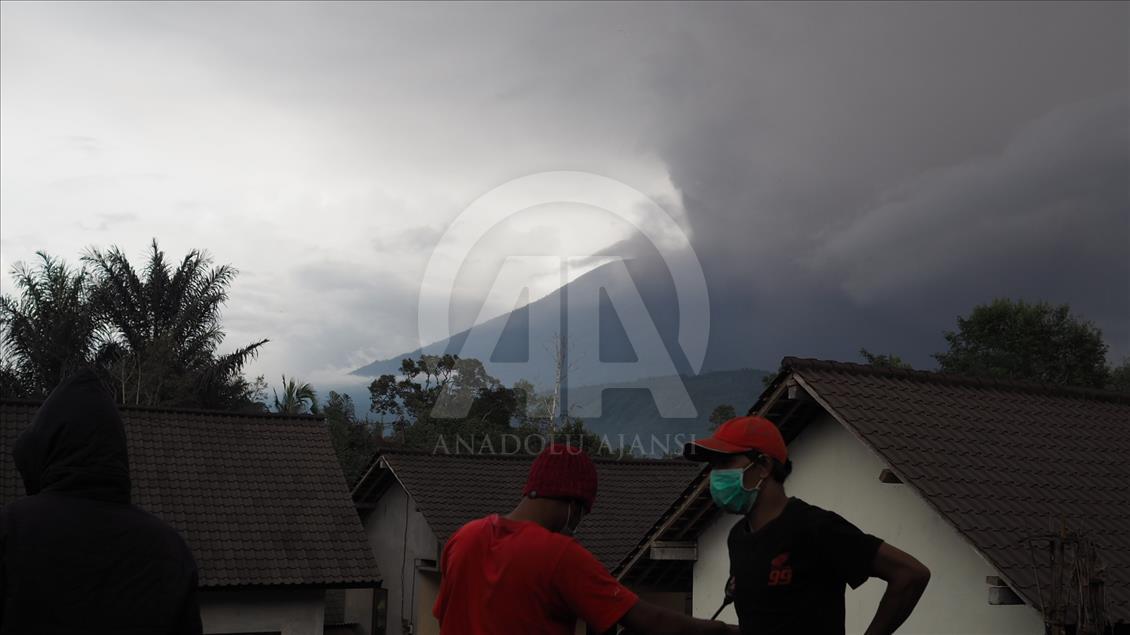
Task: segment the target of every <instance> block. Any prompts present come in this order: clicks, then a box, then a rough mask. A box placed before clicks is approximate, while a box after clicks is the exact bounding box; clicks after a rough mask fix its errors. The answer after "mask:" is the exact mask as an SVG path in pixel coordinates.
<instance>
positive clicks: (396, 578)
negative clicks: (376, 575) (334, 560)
mask: <svg viewBox="0 0 1130 635" xmlns="http://www.w3.org/2000/svg"><path fill="white" fill-rule="evenodd" d="M362 524H363V525H364V527H365V535H366V537H367V538H368V540H369V547H370V548H371V549H372V550H373V557H374V558H376V561H377V569H378V570H379V571H380V572H381V586H383V587H384V588H385V589H387V590H388V622H387V626H386V631H385V632H386V635H401V634H402V633H407V632H408V631H407V630H405V629H404V622H403V620H404V619H407V620H409V622H412V623H414V624H416V623H418V622H419V621H420V617H421V613H422V611H420V610H419V608H418V607H420V606H422V601H423V600H422V597H423V596H426V595H427V594H428V593H429V589H430V587H429V586H428V584H427V582H426V581H425V582H421V580H420V575H421V573H422V572H419V571H417V565H418V562H419V561H421V560H425V561H427V560H431V561H438V560H439V544H438V540H437V539H436V536H435V533H434V532H432V529H431V527H429V526H428V523H427V521H426V520H424V515H423V514H421V513H420V512H419V510H417V509H416V502H415V501H414V500H412V497H411V496H409V495H408V493H407V492H405V491H404V488H402V487H400V486H399V484H394V485H392V486H391V487H390V488H389V489H388V491H386V492H385V493H384V494H383V495H382V496H381V497H380V499H379V500H378V501H377V504H376V507H375V508H374V509H373V510H372V511H370V512H369V513H368V515H367V516H365V518H364V519H363V522H362ZM371 597H372V596H371V592H370V591H368V590H350V591H348V592H347V593H346V620H347V621H350V622H357V623H359V624H361V625H362V626H363V628H364V629H365V631H366V634H368V628H369V625H370V624H371V623H372V614H371V612H370V611H368V610H367V607H370V606H372V599H371ZM431 597H432V598H433V599H434V593H433V594H431ZM427 608H428V610H427V612H426V616H427V619H429V620H431V623H433V624H434V623H435V618H432V617H430V616H431V606H430V605H429V606H428V607H427ZM428 627H430V624H429V625H428V626H427V627H425V628H424V630H421V626H420V625H419V624H416V626H415V632H416V633H421V632H426V629H427V628H428Z"/></svg>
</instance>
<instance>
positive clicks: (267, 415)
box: [0, 397, 325, 421]
mask: <svg viewBox="0 0 1130 635" xmlns="http://www.w3.org/2000/svg"><path fill="white" fill-rule="evenodd" d="M41 405H43V402H42V401H39V400H35V399H11V398H7V397H5V398H2V399H0V406H29V407H35V408H38V407H39V406H41ZM118 410H119V411H121V412H166V413H177V414H192V415H206V416H214V417H247V418H251V419H275V420H278V419H292V420H299V421H323V420H325V417H324V416H322V415H315V414H284V413H281V412H241V411H239V410H219V409H215V408H185V407H171V406H129V405H122V404H118Z"/></svg>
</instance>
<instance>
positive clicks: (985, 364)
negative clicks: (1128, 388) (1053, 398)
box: [934, 299, 1109, 388]
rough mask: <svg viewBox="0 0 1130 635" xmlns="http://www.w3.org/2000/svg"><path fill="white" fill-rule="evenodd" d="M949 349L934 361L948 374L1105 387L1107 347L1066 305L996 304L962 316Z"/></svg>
mask: <svg viewBox="0 0 1130 635" xmlns="http://www.w3.org/2000/svg"><path fill="white" fill-rule="evenodd" d="M957 326H958V328H957V330H956V331H946V332H945V339H946V342H947V343H948V344H949V350H948V351H946V352H944V353H937V354H935V355H934V358H935V359H937V360H938V363H939V364H940V365H941V370H942V371H943V372H947V373H960V374H964V375H973V376H980V377H990V378H1002V379H1017V380H1024V381H1034V382H1041V383H1049V384H1058V385H1064V386H1084V387H1095V388H1102V387H1103V386H1104V385H1105V384H1106V382H1107V374H1108V372H1109V371H1108V368H1107V365H1106V352H1107V345H1106V344H1105V343H1104V342H1103V339H1102V332H1101V331H1100V330H1099V329H1098V328H1096V327H1095V325H1094V324H1092V323H1091V322H1088V321H1086V320H1084V319H1082V318H1079V317H1076V316H1073V315H1072V314H1071V308H1070V307H1069V306H1068V305H1066V304H1062V305H1058V306H1052V305H1051V304H1048V303H1047V302H1038V303H1034V304H1029V303H1027V302H1024V301H1023V300H1019V301H1013V300H1008V299H998V300H994V301H993V302H991V303H990V304H987V305H981V306H977V307H975V308H974V309H973V311H972V312H971V313H970V314H969V317H960V316H959V317H958V318H957Z"/></svg>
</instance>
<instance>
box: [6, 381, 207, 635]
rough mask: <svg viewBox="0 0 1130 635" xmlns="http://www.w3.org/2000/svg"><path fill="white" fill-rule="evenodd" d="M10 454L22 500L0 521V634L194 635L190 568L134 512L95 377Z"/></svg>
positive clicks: (54, 396)
mask: <svg viewBox="0 0 1130 635" xmlns="http://www.w3.org/2000/svg"><path fill="white" fill-rule="evenodd" d="M12 454H13V456H14V458H15V461H16V467H17V468H19V471H20V475H21V476H22V477H23V479H24V487H25V489H26V490H27V494H28V495H27V496H26V497H24V498H21V499H18V500H16V501H15V502H13V503H12V504H10V505H7V506H6V507H4V508H3V510H0V555H2V560H0V598H2V599H3V602H2V603H0V633H3V634H5V635H6V634H15V633H19V634H23V633H36V634H40V633H42V634H44V635H49V634H50V635H54V634H63V633H67V634H68V635H78V634H84V633H91V634H94V633H98V634H107V635H109V634H110V633H114V634H121V635H141V634H142V633H144V634H154V635H156V634H161V633H200V632H201V625H200V610H199V607H198V606H197V601H196V562H195V561H194V560H193V558H192V552H191V551H189V549H188V546H187V545H186V544H185V542H184V540H183V539H182V538H181V537H180V535H179V534H177V532H176V531H175V530H173V529H172V528H171V527H169V526H168V525H166V524H165V523H164V522H163V521H161V520H160V519H158V518H157V517H155V516H153V515H151V514H148V513H146V512H144V511H142V510H140V509H138V508H136V507H134V506H133V505H131V504H130V478H129V455H128V452H127V450H126V436H125V428H124V427H123V426H122V420H121V417H120V416H119V414H118V409H117V407H116V406H115V405H114V400H113V398H112V397H111V396H110V394H109V393H108V392H107V391H106V390H105V389H104V388H103V386H102V384H101V382H100V381H99V380H98V377H97V376H95V375H94V373H92V372H90V371H81V372H79V373H76V374H75V375H72V376H71V377H69V378H67V379H66V380H64V381H63V382H62V383H61V384H59V386H58V387H56V388H55V390H54V391H52V392H51V395H50V396H48V397H47V401H45V402H44V403H43V406H42V407H41V408H40V409H39V412H38V413H37V414H36V416H35V420H34V421H33V422H32V424H31V427H29V428H28V429H27V430H25V431H24V432H23V433H22V434H21V435H20V437H19V438H18V439H17V440H16V443H15V446H14V448H13V450H12Z"/></svg>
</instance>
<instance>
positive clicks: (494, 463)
mask: <svg viewBox="0 0 1130 635" xmlns="http://www.w3.org/2000/svg"><path fill="white" fill-rule="evenodd" d="M381 457H382V458H383V459H384V460H385V461H386V462H387V464H388V465H389V466H391V470H392V472H393V473H394V474H395V476H396V478H397V479H398V480H399V481H400V482H401V483H402V484H403V485H404V487H405V489H407V490H408V492H409V494H411V495H412V498H413V499H414V500H415V502H416V505H417V507H419V509H420V512H421V513H422V514H423V515H424V518H425V519H426V520H427V521H428V525H429V526H430V527H431V528H432V530H433V531H434V532H435V533H436V537H437V538H438V539H439V540H440V541H441V542H444V541H446V540H447V539H448V537H450V536H451V534H453V533H455V531H456V530H457V529H459V528H460V527H462V526H463V524H464V523H467V522H468V521H471V520H474V519H476V518H481V517H483V516H487V515H489V514H493V513H503V514H504V513H506V512H509V511H510V510H511V509H513V508H514V506H515V505H516V504H517V503H518V501H519V500H520V499H521V497H522V488H523V486H524V485H525V484H526V476H527V475H528V473H529V470H530V463H531V462H532V461H533V457H531V456H528V455H521V454H494V455H487V454H433V453H431V452H426V451H414V450H403V449H385V450H383V451H382V453H381ZM595 462H596V469H597V475H598V479H599V485H598V490H597V497H596V505H595V506H594V507H593V510H592V513H591V514H589V515H588V516H585V519H584V522H582V523H581V526H580V529H579V530H578V531H577V540H579V541H580V542H581V544H583V545H584V546H585V548H587V549H588V550H589V551H590V552H592V554H593V555H594V556H596V557H597V559H598V560H600V561H601V563H603V564H604V565H605V566H606V567H608V568H609V569H612V568H613V567H615V566H616V564H617V563H619V561H620V560H621V559H622V558H624V557H625V556H626V555H627V554H628V553H629V552H630V551H631V550H632V548H634V547H635V546H636V545H637V543H639V541H640V540H642V539H643V537H644V536H645V534H646V533H647V531H648V529H649V528H650V527H651V526H652V525H653V524H654V523H655V521H656V520H657V519H658V518H659V516H660V515H661V514H662V513H663V512H664V511H666V510H667V508H668V507H669V506H670V505H671V503H673V502H674V501H675V500H676V499H677V498H678V497H679V495H680V494H681V493H682V492H683V490H684V489H685V488H686V487H687V484H688V483H689V482H690V481H691V480H692V479H693V478H694V477H695V475H696V474H698V472H699V469H700V467H699V466H698V465H695V464H692V463H687V462H685V461H682V460H644V459H623V460H617V459H600V458H598V459H596V460H595ZM379 470H380V468H379V467H378V468H376V469H374V470H373V471H372V473H370V474H369V475H367V476H366V478H364V479H362V481H361V482H360V483H359V484H358V486H357V487H356V488H355V489H354V495H355V497H364V496H366V495H373V494H369V493H368V492H370V491H371V490H368V489H367V488H366V481H371V480H373V479H374V478H376V476H377V474H376V473H377V472H378V471H379ZM374 494H375V493H374ZM376 495H379V494H376Z"/></svg>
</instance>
